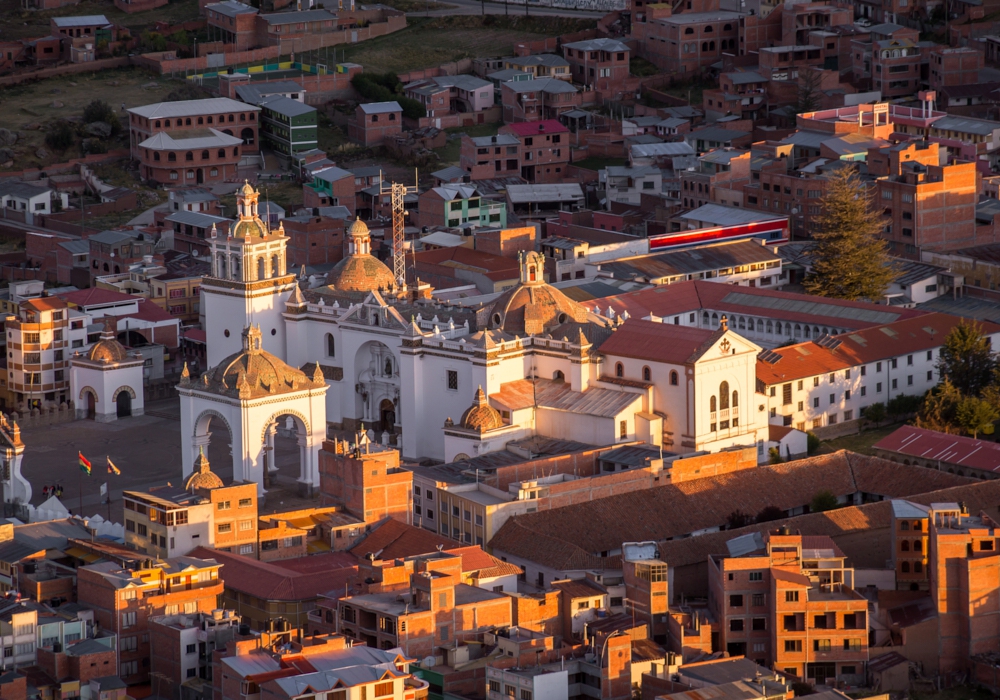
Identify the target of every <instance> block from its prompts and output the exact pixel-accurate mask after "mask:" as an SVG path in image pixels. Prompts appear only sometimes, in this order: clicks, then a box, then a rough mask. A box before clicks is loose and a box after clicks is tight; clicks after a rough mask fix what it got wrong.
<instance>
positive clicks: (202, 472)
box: [184, 451, 225, 491]
mask: <svg viewBox="0 0 1000 700" xmlns="http://www.w3.org/2000/svg"><path fill="white" fill-rule="evenodd" d="M223 486H225V484H223V483H222V479H220V478H219V475H218V474H216V473H215V472H213V471H212V470H211V468H210V467H209V464H208V458H207V457H206V456H205V452H204V451H202V452H201V453H200V454H199V455H198V458H197V459H195V460H194V471H193V472H191V476H189V477H188V479H187V482H186V483H185V484H184V489H185V490H186V491H197V490H198V489H218V488H222V487H223Z"/></svg>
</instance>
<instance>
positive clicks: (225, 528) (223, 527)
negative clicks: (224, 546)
mask: <svg viewBox="0 0 1000 700" xmlns="http://www.w3.org/2000/svg"><path fill="white" fill-rule="evenodd" d="M232 531H233V524H232V523H219V534H220V535H222V534H225V533H227V532H232Z"/></svg>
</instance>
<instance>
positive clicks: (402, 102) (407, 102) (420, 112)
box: [396, 97, 427, 119]
mask: <svg viewBox="0 0 1000 700" xmlns="http://www.w3.org/2000/svg"><path fill="white" fill-rule="evenodd" d="M396 102H398V103H399V106H400V107H402V108H403V116H404V117H406V118H407V119H420V118H421V117H426V116H427V108H426V107H424V106H423V105H422V104H421V103H419V102H417V101H416V100H411V99H410V98H409V97H397V98H396Z"/></svg>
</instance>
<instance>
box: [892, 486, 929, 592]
mask: <svg viewBox="0 0 1000 700" xmlns="http://www.w3.org/2000/svg"><path fill="white" fill-rule="evenodd" d="M930 517H931V516H930V509H929V508H928V507H927V506H924V505H920V504H918V503H911V502H909V501H903V500H899V499H893V501H892V568H893V570H894V571H895V572H896V589H897V590H900V591H926V590H928V589H929V588H930V576H931V568H930V565H929V564H930V560H929V556H930V542H929V540H928V538H929V537H930V531H931V528H930Z"/></svg>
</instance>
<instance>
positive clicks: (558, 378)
mask: <svg viewBox="0 0 1000 700" xmlns="http://www.w3.org/2000/svg"><path fill="white" fill-rule="evenodd" d="M552 380H553V381H556V382H564V381H566V375H565V374H563V372H562V370H561V369H557V370H556V371H555V374H553V375H552Z"/></svg>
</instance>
